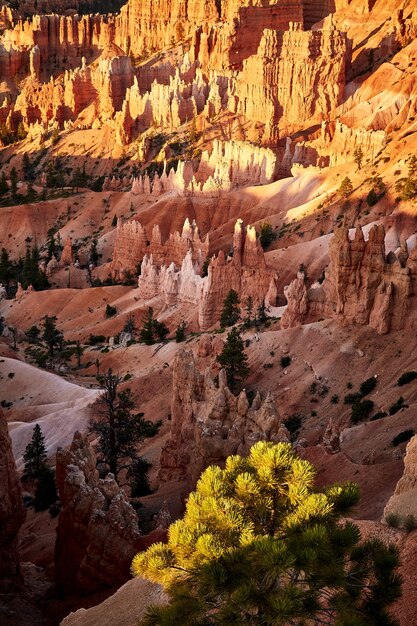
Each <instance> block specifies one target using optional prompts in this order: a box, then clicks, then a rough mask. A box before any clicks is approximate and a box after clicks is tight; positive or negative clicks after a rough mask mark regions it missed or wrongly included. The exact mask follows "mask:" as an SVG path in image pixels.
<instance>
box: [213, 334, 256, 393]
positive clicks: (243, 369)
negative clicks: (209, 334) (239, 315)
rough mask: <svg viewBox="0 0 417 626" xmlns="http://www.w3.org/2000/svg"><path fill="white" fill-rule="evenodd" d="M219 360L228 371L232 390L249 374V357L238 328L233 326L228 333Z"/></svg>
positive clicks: (228, 382) (228, 379)
mask: <svg viewBox="0 0 417 626" xmlns="http://www.w3.org/2000/svg"><path fill="white" fill-rule="evenodd" d="M217 361H218V363H220V365H221V366H222V368H223V369H224V370H225V372H226V376H227V384H228V385H229V388H230V390H231V391H234V390H235V388H236V385H237V384H239V383H241V382H242V381H243V380H245V378H246V377H247V376H248V375H249V367H248V357H247V356H246V354H245V350H244V344H243V341H242V338H241V336H240V334H239V331H238V330H237V328H233V329H232V330H231V331H230V333H229V334H228V335H227V340H226V343H225V345H224V348H223V350H222V352H221V354H219V356H218V357H217Z"/></svg>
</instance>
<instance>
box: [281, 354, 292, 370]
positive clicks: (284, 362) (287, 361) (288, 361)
mask: <svg viewBox="0 0 417 626" xmlns="http://www.w3.org/2000/svg"><path fill="white" fill-rule="evenodd" d="M280 364H281V367H282V368H285V367H288V366H289V365H291V356H290V355H289V354H284V356H282V357H281V359H280Z"/></svg>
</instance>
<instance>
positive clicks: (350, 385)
mask: <svg viewBox="0 0 417 626" xmlns="http://www.w3.org/2000/svg"><path fill="white" fill-rule="evenodd" d="M346 387H347V388H348V389H353V384H352V383H351V382H350V381H349V382H348V384H347V385H346Z"/></svg>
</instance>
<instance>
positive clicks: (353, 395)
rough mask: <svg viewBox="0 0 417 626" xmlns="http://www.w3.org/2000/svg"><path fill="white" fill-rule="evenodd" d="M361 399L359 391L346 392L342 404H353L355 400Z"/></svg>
mask: <svg viewBox="0 0 417 626" xmlns="http://www.w3.org/2000/svg"><path fill="white" fill-rule="evenodd" d="M361 399H362V394H360V393H348V394H347V395H346V396H345V397H344V399H343V403H344V404H355V402H359V401H360V400H361Z"/></svg>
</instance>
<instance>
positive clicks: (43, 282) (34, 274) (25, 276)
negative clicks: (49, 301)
mask: <svg viewBox="0 0 417 626" xmlns="http://www.w3.org/2000/svg"><path fill="white" fill-rule="evenodd" d="M39 261H40V258H39V250H38V248H37V247H36V246H35V247H34V248H32V250H30V248H29V247H27V248H26V254H25V258H24V261H23V266H22V270H21V272H20V276H19V278H20V282H21V283H22V287H23V289H27V288H28V287H29V285H32V287H33V288H34V290H35V291H42V290H43V289H47V288H48V287H49V282H48V279H47V277H46V274H45V273H44V272H42V271H41V270H40V269H39Z"/></svg>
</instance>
